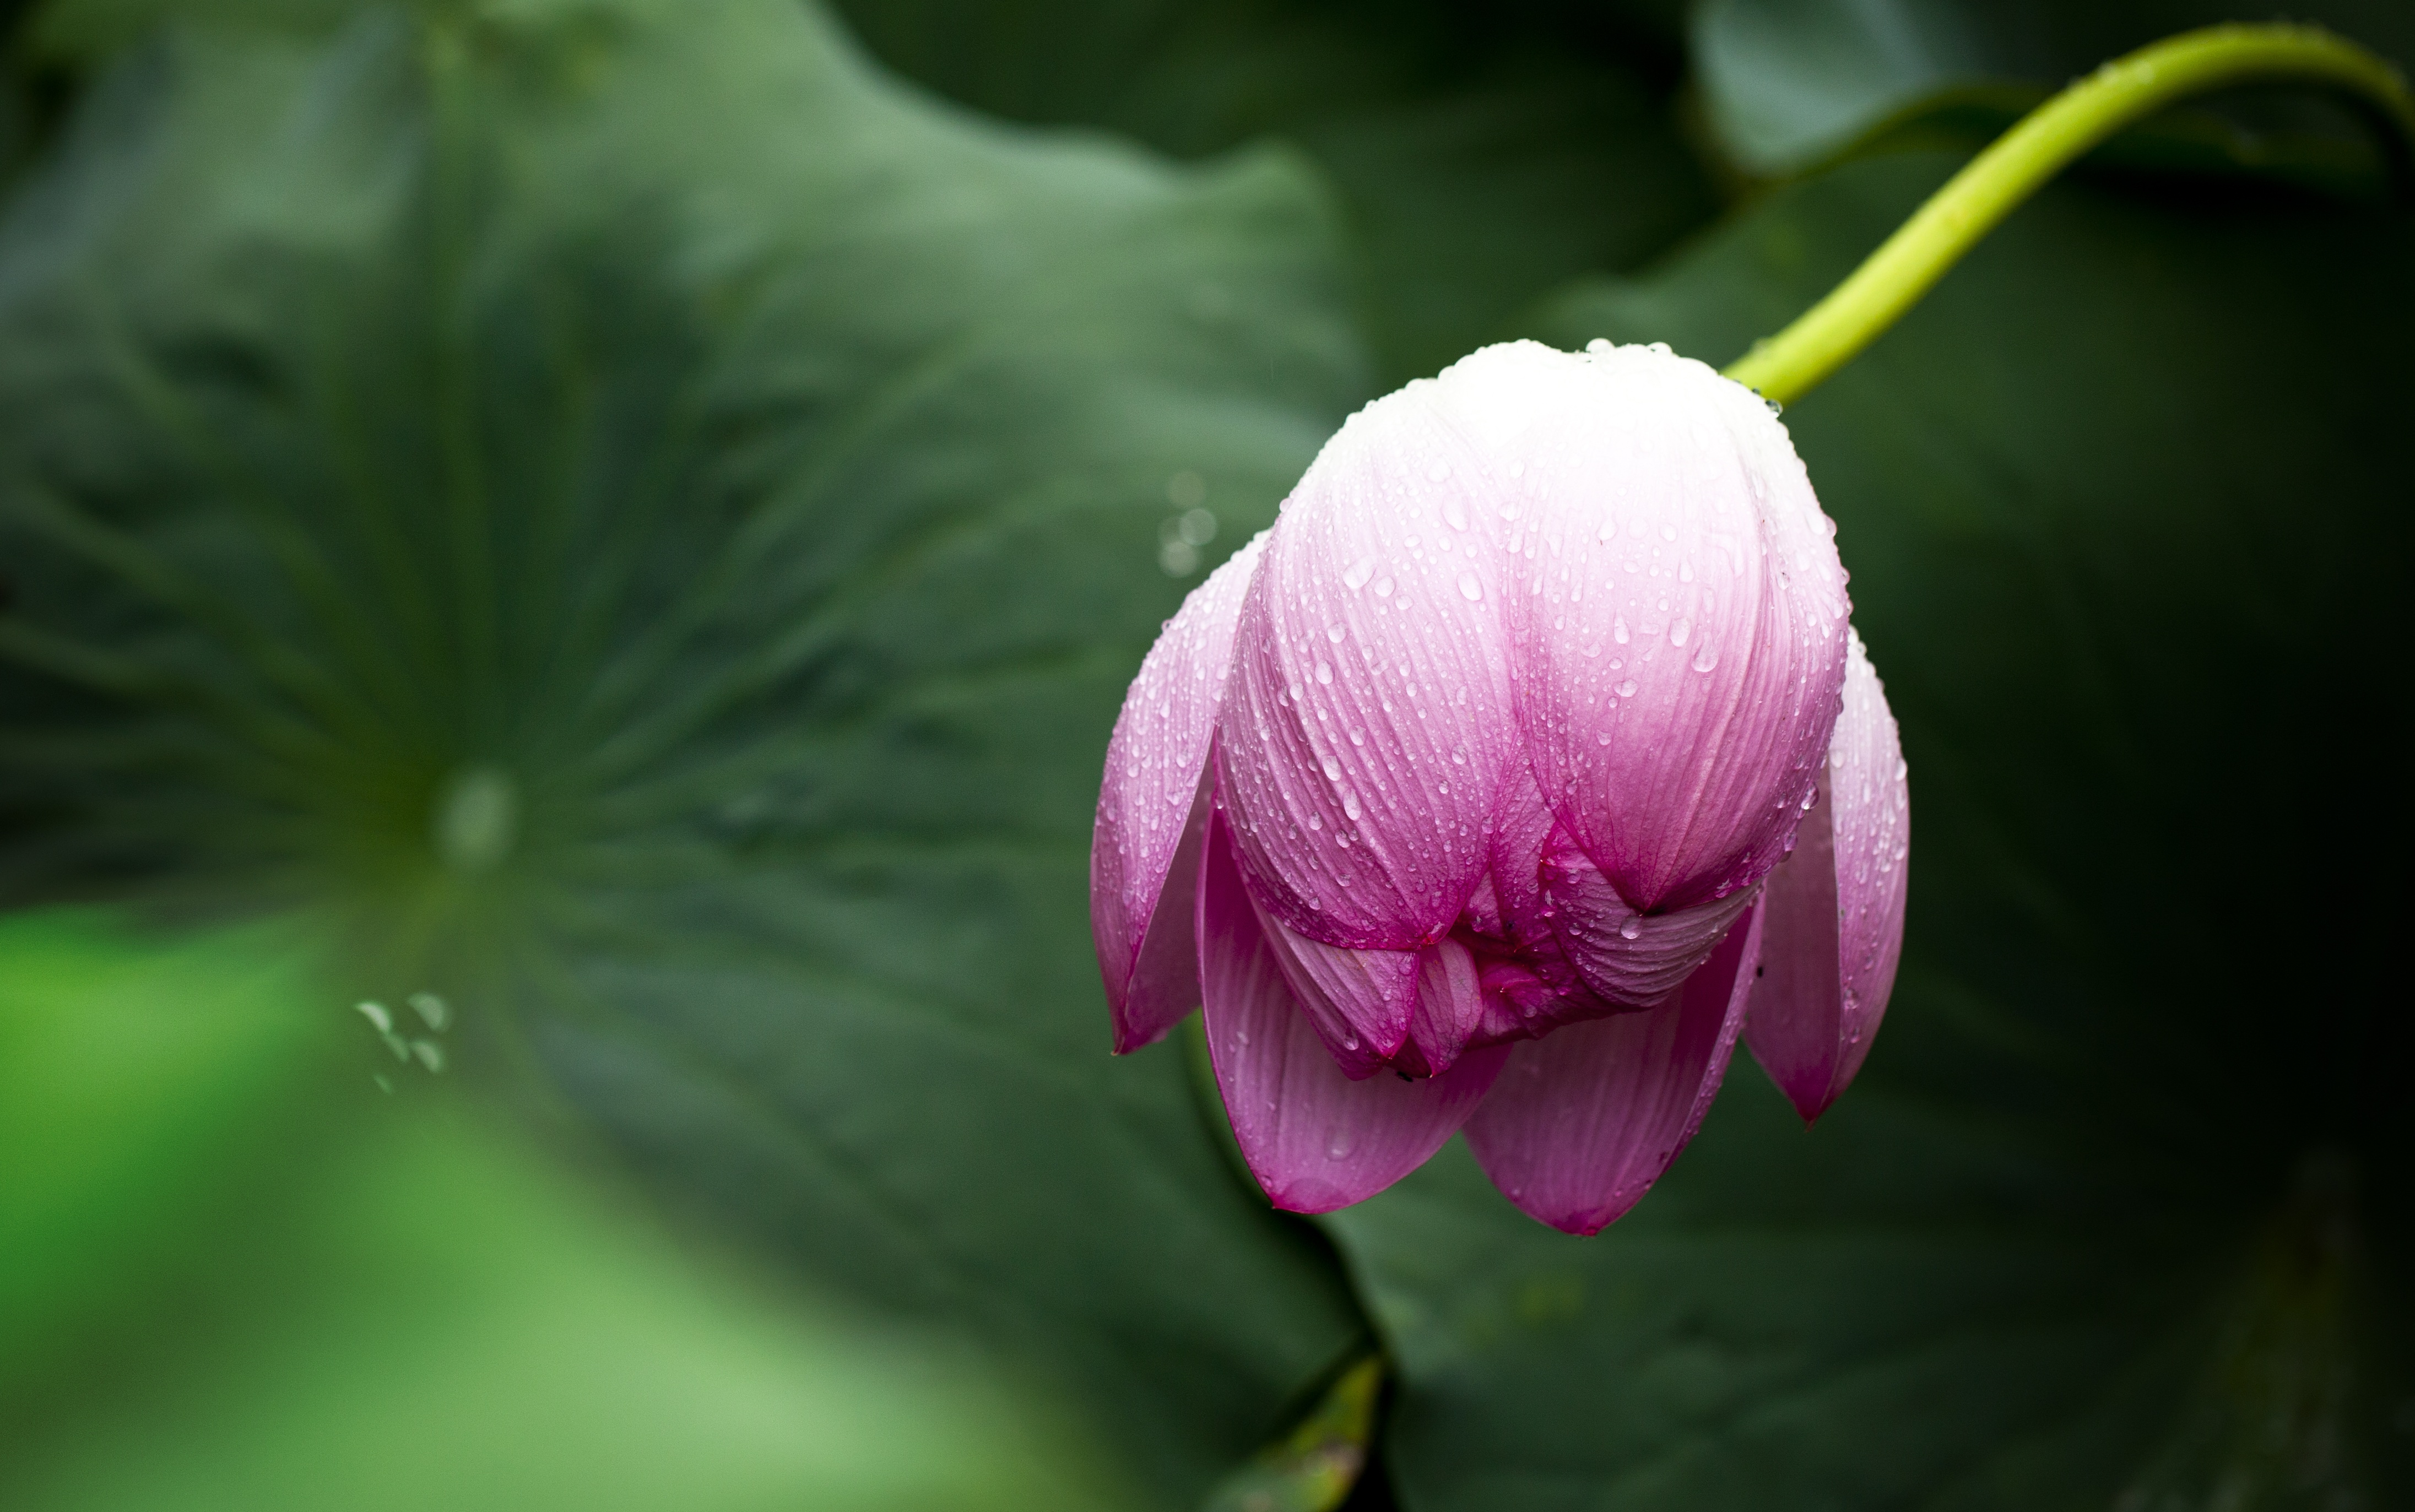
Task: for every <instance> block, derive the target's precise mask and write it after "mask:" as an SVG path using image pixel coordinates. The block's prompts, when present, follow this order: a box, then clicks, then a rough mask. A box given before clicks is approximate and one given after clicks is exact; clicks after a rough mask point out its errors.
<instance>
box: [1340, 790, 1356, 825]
mask: <svg viewBox="0 0 2415 1512" xmlns="http://www.w3.org/2000/svg"><path fill="white" fill-rule="evenodd" d="M1342 813H1343V814H1345V815H1347V816H1350V817H1351V818H1353V819H1356V818H1357V817H1358V795H1357V793H1347V792H1345V793H1343V794H1342Z"/></svg>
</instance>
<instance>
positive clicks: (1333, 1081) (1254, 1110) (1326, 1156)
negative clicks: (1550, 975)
mask: <svg viewBox="0 0 2415 1512" xmlns="http://www.w3.org/2000/svg"><path fill="white" fill-rule="evenodd" d="M1198 931H1199V966H1200V977H1201V982H1202V985H1203V986H1204V988H1205V992H1206V998H1207V1051H1208V1056H1209V1059H1210V1060H1211V1061H1212V1062H1213V1063H1214V1066H1215V1069H1216V1086H1217V1089H1218V1090H1219V1091H1220V1092H1222V1094H1223V1098H1224V1108H1225V1112H1226V1113H1227V1114H1228V1115H1231V1118H1232V1122H1233V1134H1234V1137H1235V1138H1236V1139H1237V1140H1238V1141H1239V1143H1240V1146H1241V1154H1242V1157H1243V1159H1245V1160H1248V1161H1249V1165H1250V1171H1251V1173H1252V1175H1255V1176H1256V1177H1257V1178H1258V1185H1259V1186H1261V1187H1263V1188H1265V1189H1266V1192H1267V1196H1268V1197H1270V1198H1272V1199H1273V1201H1274V1205H1276V1206H1277V1207H1281V1208H1285V1209H1288V1210H1289V1211H1292V1212H1295V1213H1325V1212H1330V1211H1332V1210H1333V1209H1334V1208H1337V1207H1345V1206H1347V1205H1350V1204H1352V1203H1355V1202H1357V1201H1359V1200H1361V1199H1362V1198H1366V1197H1372V1196H1373V1195H1374V1194H1375V1193H1376V1192H1379V1191H1381V1190H1384V1189H1385V1188H1386V1187H1388V1186H1390V1185H1391V1184H1392V1183H1393V1182H1395V1181H1398V1180H1400V1179H1401V1177H1403V1176H1404V1175H1408V1174H1409V1173H1410V1172H1411V1171H1414V1170H1416V1169H1417V1168H1418V1166H1420V1165H1422V1164H1424V1163H1425V1161H1426V1160H1427V1158H1428V1157H1430V1156H1432V1155H1433V1152H1434V1151H1436V1150H1438V1149H1440V1148H1441V1147H1442V1145H1443V1142H1444V1141H1446V1140H1448V1139H1449V1138H1450V1136H1451V1134H1452V1133H1453V1132H1454V1131H1456V1130H1458V1128H1459V1126H1460V1125H1461V1124H1462V1123H1463V1122H1465V1121H1466V1118H1467V1115H1468V1114H1469V1112H1470V1111H1471V1110H1473V1109H1474V1108H1475V1107H1476V1105H1477V1104H1478V1102H1479V1101H1481V1100H1483V1097H1484V1094H1485V1091H1486V1090H1487V1089H1488V1088H1489V1087H1491V1086H1492V1085H1493V1078H1494V1077H1495V1076H1496V1075H1498V1074H1499V1073H1500V1070H1501V1064H1502V1061H1503V1060H1504V1059H1505V1058H1506V1056H1507V1055H1508V1051H1507V1050H1506V1049H1493V1050H1478V1051H1473V1052H1470V1053H1469V1054H1467V1055H1463V1056H1462V1057H1461V1058H1460V1061H1459V1064H1458V1065H1456V1066H1454V1067H1452V1068H1451V1070H1448V1072H1446V1073H1444V1074H1443V1075H1440V1076H1434V1077H1428V1078H1423V1079H1419V1080H1416V1081H1411V1080H1408V1079H1406V1078H1404V1077H1403V1076H1401V1075H1399V1074H1397V1073H1395V1072H1391V1071H1386V1072H1383V1073H1382V1074H1380V1075H1376V1076H1372V1077H1369V1078H1367V1079H1366V1080H1364V1081H1353V1080H1351V1079H1350V1078H1349V1077H1347V1076H1345V1075H1343V1074H1342V1069H1341V1068H1340V1067H1338V1066H1336V1065H1335V1064H1334V1063H1333V1057H1332V1056H1330V1055H1327V1054H1326V1050H1325V1044H1324V1041H1323V1040H1321V1039H1319V1038H1318V1036H1317V1032H1316V1029H1315V1027H1314V1026H1313V1025H1311V1024H1310V1023H1309V1020H1308V1015H1307V1014H1306V1013H1304V1012H1302V1011H1301V1010H1300V1006H1299V1003H1298V1001H1297V999H1296V998H1295V997H1293V996H1292V994H1291V989H1290V987H1289V985H1288V984H1287V983H1286V982H1285V981H1284V980H1283V974H1282V968H1281V967H1280V966H1277V965H1276V962H1275V958H1274V954H1273V952H1272V951H1269V950H1268V949H1267V943H1266V936H1265V935H1264V933H1263V932H1262V930H1261V929H1260V927H1259V915H1258V912H1257V909H1256V907H1255V906H1253V905H1252V902H1251V899H1250V897H1249V893H1248V891H1247V890H1246V889H1245V888H1244V887H1243V885H1242V882H1241V876H1240V872H1239V870H1238V868H1237V866H1236V864H1235V862H1234V858H1233V855H1232V846H1231V844H1230V841H1229V839H1228V836H1227V831H1226V830H1225V827H1224V821H1223V816H1222V815H1221V814H1219V815H1218V816H1216V817H1215V818H1214V820H1213V821H1212V828H1211V830H1210V832H1209V836H1208V841H1207V864H1206V866H1205V868H1204V869H1203V873H1202V876H1201V880H1200V891H1199V923H1198Z"/></svg>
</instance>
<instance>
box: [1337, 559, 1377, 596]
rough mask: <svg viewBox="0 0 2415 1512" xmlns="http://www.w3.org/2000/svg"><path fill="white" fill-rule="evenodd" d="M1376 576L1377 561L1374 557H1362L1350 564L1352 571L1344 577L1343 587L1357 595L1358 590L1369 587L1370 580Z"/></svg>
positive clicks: (1345, 573)
mask: <svg viewBox="0 0 2415 1512" xmlns="http://www.w3.org/2000/svg"><path fill="white" fill-rule="evenodd" d="M1373 576H1375V559H1374V558H1373V557H1360V558H1359V559H1358V560H1357V561H1354V562H1352V563H1351V564H1350V569H1349V570H1348V571H1347V572H1344V573H1343V574H1342V587H1344V588H1346V589H1348V590H1350V591H1352V592H1353V593H1356V592H1357V591H1358V590H1360V589H1362V588H1364V587H1366V586H1367V579H1368V578H1370V577H1373Z"/></svg>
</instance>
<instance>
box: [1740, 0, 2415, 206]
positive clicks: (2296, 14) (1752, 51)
mask: <svg viewBox="0 0 2415 1512" xmlns="http://www.w3.org/2000/svg"><path fill="white" fill-rule="evenodd" d="M2289 16H2290V19H2292V20H2295V21H2301V22H2315V23H2318V24H2320V25H2325V26H2329V27H2331V28H2332V29H2333V30H2334V31H2337V32H2339V33H2340V34H2341V35H2342V36H2345V37H2350V38H2353V39H2354V40H2356V41H2359V42H2363V44H2365V45H2366V46H2368V47H2371V48H2375V49H2377V50H2378V51H2379V52H2382V53H2383V54H2384V55H2385V56H2389V57H2392V58H2395V59H2399V60H2402V61H2404V60H2408V59H2410V58H2415V13H2410V12H2409V11H2408V7H2405V6H2403V5H2399V4H2396V3H2394V0H2323V3H2321V4H2318V5H2314V6H2311V7H2309V6H2294V7H2290V11H2289ZM2271 20H2273V11H2272V10H2271V9H2269V8H2266V7H2258V6H2256V5H2252V4H2237V3H2229V4H2226V3H2223V0H2127V3H2118V4H2105V3H2102V0H2091V3H2081V0H2019V3H2017V4H2006V3H2005V0H1704V3H1703V4H1702V5H1701V6H1699V7H1697V8H1696V9H1695V11H1694V14H1693V24H1692V32H1693V38H1692V39H1693V54H1694V67H1695V70H1696V74H1697V77H1698V78H1699V80H1700V82H1701V84H1702V96H1703V106H1704V113H1705V115H1706V116H1707V118H1708V120H1709V122H1710V126H1711V129H1712V132H1713V134H1714V135H1715V136H1716V137H1717V138H1718V142H1719V143H1720V145H1721V146H1722V147H1724V148H1725V149H1726V151H1727V153H1728V155H1729V156H1730V157H1732V158H1733V160H1734V162H1735V163H1736V164H1737V166H1739V167H1740V168H1742V169H1743V170H1745V171H1746V172H1748V173H1751V174H1754V175H1757V176H1763V177H1768V176H1777V175H1784V174H1790V173H1795V172H1802V171H1803V170H1805V169H1808V168H1810V167H1813V166H1815V165H1817V164H1819V163H1821V162H1822V161H1823V160H1825V159H1827V158H1830V157H1834V156H1836V155H1837V154H1838V153H1840V152H1843V151H1846V150H1848V149H1850V148H1853V147H1854V146H1855V145H1857V144H1859V143H1863V142H1866V141H1868V139H1869V138H1871V137H1873V136H1876V135H1879V134H1881V133H1883V132H1884V131H1886V130H1887V129H1888V128H1890V127H1903V126H1905V125H1907V124H1909V123H1913V122H1915V121H1921V120H1924V119H1934V118H1936V117H1939V116H1941V115H1946V116H1950V115H1952V114H1954V113H1957V112H1968V113H1969V114H1970V115H1971V118H1972V119H1971V121H1970V123H1969V125H1970V128H1971V129H1973V130H1974V131H1976V132H1977V133H1978V134H1979V135H1980V136H1981V138H1983V139H1984V137H1985V136H1988V135H1992V134H1993V133H1994V132H1996V131H1998V130H2001V129H2003V127H2005V126H2008V125H2010V124H2011V122H2012V120H2013V118H2014V117H2015V116H2017V115H2018V114H2019V113H2020V112H2023V111H2025V110H2027V109H2028V108H2029V107H2030V106H2032V105H2034V104H2036V103H2037V102H2038V101H2039V100H2040V99H2043V98H2044V97H2046V96H2047V94H2048V93H2049V92H2051V91H2053V90H2055V89H2059V88H2061V87H2062V86H2063V83H2065V82H2067V81H2069V80H2072V79H2075V78H2078V76H2079V75H2081V74H2084V73H2086V72H2088V71H2089V70H2091V69H2093V68H2094V67H2096V66H2097V65H2098V64H2100V63H2103V62H2105V61H2107V60H2108V59H2110V58H2115V57H2119V56H2121V55H2122V54H2123V53H2124V52H2131V51H2133V50H2135V49H2137V48H2140V47H2144V46H2145V45H2146V44H2147V43H2149V42H2152V41H2154V40H2156V39H2158V38H2159V37H2168V36H2171V35H2172V34H2174V33H2176V32H2183V31H2187V30H2189V29H2191V28H2192V27H2197V26H2206V25H2212V24H2213V23H2214V22H2225V21H2243V22H2266V21H2271ZM2221 107H2222V112H2221V113H2218V114H2217V113H2214V112H2213V110H2212V109H2210V108H2209V106H2208V105H2207V104H2206V103H2205V102H2198V103H2197V104H2195V105H2193V106H2192V107H2189V108H2187V112H2186V113H2185V114H2184V115H2183V118H2182V119H2180V120H2178V121H2172V120H2169V119H2167V120H2166V121H2164V122H2160V123H2156V124H2155V125H2154V127H2153V128H2152V130H2151V132H2150V133H2149V135H2150V140H2149V141H2147V142H2143V143H2140V142H2127V143H2116V144H2115V145H2114V146H2112V147H2110V148H2108V149H2105V151H2106V152H2108V153H2109V154H2111V155H2113V156H2116V157H2120V156H2122V155H2123V150H2124V149H2125V148H2126V149H2127V151H2128V155H2129V156H2130V157H2133V158H2134V159H2138V160H2140V161H2142V162H2143V163H2145V164H2148V165H2154V164H2159V163H2160V164H2164V165H2169V166H2182V167H2189V168H2195V169H2198V170H2205V169H2210V168H2222V167H2226V166H2228V167H2244V168H2249V169H2258V170H2264V171H2271V172H2280V173H2283V174H2285V175H2288V176H2295V177H2306V178H2313V179H2315V180H2317V181H2318V182H2324V181H2328V180H2332V179H2336V178H2340V177H2344V176H2353V175H2354V174H2355V173H2356V172H2357V170H2358V169H2359V168H2360V167H2362V168H2363V169H2364V170H2365V176H2368V177H2370V176H2372V173H2371V170H2372V166H2373V158H2374V155H2373V152H2372V149H2371V146H2370V143H2369V142H2367V141H2365V140H2363V133H2361V131H2360V128H2359V125H2358V123H2357V122H2355V121H2353V120H2351V119H2349V118H2348V117H2346V116H2344V115H2343V114H2341V113H2340V112H2336V111H2333V110H2328V109H2324V108H2322V107H2320V106H2319V105H2318V104H2317V103H2316V102H2314V101H2312V100H2310V99H2309V97H2307V95H2306V93H2305V92H2304V91H2303V90H2274V91H2272V92H2270V96H2269V97H2266V98H2262V99H2258V100H2254V101H2252V102H2251V103H2250V104H2248V105H2247V106H2245V107H2243V106H2242V104H2241V97H2240V96H2239V95H2238V94H2237V93H2236V92H2233V93H2232V94H2230V95H2228V96H2225V97H2223V98H2222V100H2221Z"/></svg>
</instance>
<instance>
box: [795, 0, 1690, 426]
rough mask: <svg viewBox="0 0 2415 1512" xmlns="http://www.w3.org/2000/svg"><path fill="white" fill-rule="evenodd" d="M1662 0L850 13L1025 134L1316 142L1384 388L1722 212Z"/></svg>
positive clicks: (884, 51)
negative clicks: (1706, 172)
mask: <svg viewBox="0 0 2415 1512" xmlns="http://www.w3.org/2000/svg"><path fill="white" fill-rule="evenodd" d="M1667 8H1668V7H1655V6H1650V5H1643V6H1625V7H1604V6H1570V5H1561V4H1550V3H1526V4H1512V5H1500V6H1493V7H1466V6H1461V5H1455V4H1448V3H1439V0H1411V3H1408V4H1398V3H1394V4H1384V5H1373V4H1366V3H1359V0H1339V3H1334V0H1328V3H1323V4H1307V5H1301V4H1282V3H1277V0H1216V3H1212V4H1201V3H1197V0H1080V3H1076V4H1066V3H1053V4H1035V3H1033V0H981V3H969V4H968V3H967V0H840V4H839V5H838V9H839V11H840V12H841V14H843V15H844V16H845V17H846V18H847V22H849V23H850V24H851V25H853V26H854V27H855V28H856V30H857V31H858V33H859V34H860V35H862V37H863V38H864V40H865V42H866V44H867V45H868V46H869V47H870V48H871V49H872V51H873V52H875V53H876V54H877V56H878V57H879V58H880V59H881V60H882V61H883V62H884V63H886V64H888V65H889V66H890V67H893V68H896V69H897V70H899V71H900V72H902V73H904V74H906V75H907V76H908V77H910V78H912V79H915V80H917V81H919V82H922V83H924V84H926V85H928V86H929V87H931V88H933V89H936V90H937V91H939V92H940V93H942V94H945V95H947V96H949V97H951V98H953V99H957V100H961V101H963V102H965V103H966V104H968V105H972V106H974V107H976V108H978V109H981V110H983V111H987V112H993V113H995V114H997V115H1001V116H1005V117H1007V118H1009V119H1012V120H1019V121H1031V122H1040V123H1047V124H1066V125H1081V126H1089V127H1104V128H1107V129H1110V130H1115V131H1120V132H1124V133H1127V134H1130V135H1132V136H1133V137H1136V138H1138V139H1140V140H1141V141H1144V142H1149V143H1150V144H1152V145H1155V146H1157V147H1160V148H1162V149H1163V150H1165V151H1168V152H1174V153H1179V154H1183V155H1186V156H1190V155H1197V154H1202V153H1213V152H1221V151H1224V150H1227V149H1229V148H1231V147H1233V146H1234V145H1236V144H1238V143H1241V142H1249V141H1252V140H1255V139H1258V138H1262V137H1276V138H1280V139H1282V140H1284V141H1287V142H1293V143H1296V144H1297V145H1298V146H1299V147H1300V148H1302V149H1303V150H1304V151H1305V152H1306V153H1307V154H1308V155H1309V156H1310V157H1312V158H1313V159H1314V160H1315V162H1316V163H1317V165H1318V166H1319V167H1321V168H1322V169H1323V170H1324V171H1325V172H1326V173H1327V175H1328V176H1329V177H1330V179H1331V181H1332V182H1333V184H1334V185H1335V187H1337V188H1338V190H1339V191H1340V194H1341V197H1342V202H1343V204H1344V206H1345V209H1346V210H1347V212H1348V217H1349V229H1350V232H1351V240H1352V246H1353V247H1354V252H1355V255H1354V266H1355V270H1356V272H1357V290H1358V301H1357V303H1358V307H1359V311H1360V314H1361V318H1362V320H1363V321H1364V322H1365V323H1366V325H1367V328H1368V330H1369V331H1370V333H1371V335H1372V337H1373V343H1374V346H1375V349H1376V352H1377V355H1378V359H1379V361H1380V363H1381V364H1382V367H1383V374H1384V378H1385V381H1386V384H1387V386H1389V385H1390V384H1394V383H1398V382H1404V381H1406V380H1408V379H1410V378H1414V377H1420V376H1425V375H1429V374H1432V373H1433V372H1434V371H1436V370H1437V369H1439V368H1441V367H1444V366H1446V365H1448V364H1449V363H1450V362H1452V361H1454V360H1456V359H1457V358H1459V357H1460V356H1462V355H1463V354H1464V353H1466V352H1468V351H1470V350H1472V349H1473V348H1475V347H1477V346H1479V345H1481V344H1482V343H1484V342H1485V341H1488V340H1492V339H1494V338H1495V337H1498V336H1499V334H1500V332H1501V328H1502V325H1503V322H1505V321H1506V320H1507V319H1508V317H1509V316H1510V315H1511V313H1512V312H1513V311H1514V310H1516V309H1517V308H1518V307H1520V306H1522V305H1523V304H1525V303H1526V302H1528V301H1529V300H1532V299H1534V298H1536V297H1537V296H1538V295H1539V294H1541V293H1542V292H1544V291H1546V290H1548V289H1550V288H1551V287H1552V286H1553V285H1554V284H1556V283H1558V282H1559V281H1561V280H1562V279H1565V278H1568V277H1573V276H1574V275H1576V274H1579V273H1583V272H1589V271H1595V270H1599V269H1605V268H1610V269H1623V268H1628V267H1632V266H1635V265H1637V264H1638V263H1641V262H1643V261H1644V260H1646V259H1647V258H1649V257H1650V256H1652V255H1654V254H1655V253H1658V251H1660V250H1661V249H1663V248H1664V247H1668V246H1669V245H1670V244H1671V243H1672V242H1673V241H1674V240H1675V239H1676V238H1677V237H1678V236H1680V235H1682V234H1684V233H1685V232H1688V231H1690V230H1692V229H1693V228H1694V227H1696V226H1698V225H1700V224H1701V223H1702V222H1703V221H1704V220H1705V219H1707V218H1708V217H1710V215H1711V214H1712V213H1713V211H1714V210H1715V208H1716V201H1715V199H1714V198H1713V195H1712V191H1711V187H1710V184H1709V181H1708V180H1707V179H1706V178H1705V177H1704V176H1703V172H1702V171H1701V169H1700V168H1699V167H1698V166H1697V165H1696V163H1695V161H1694V159H1693V156H1692V153H1691V151H1690V150H1689V149H1688V146H1687V144H1686V142H1685V141H1684V140H1683V136H1682V133H1681V132H1680V129H1679V126H1678V121H1677V115H1676V111H1675V109H1674V106H1673V95H1674V88H1675V85H1676V82H1677V80H1678V77H1679V68H1678V61H1679V60H1678V57H1677V54H1676V50H1675V48H1674V47H1673V42H1674V40H1675V37H1674V36H1673V33H1674V30H1675V27H1674V23H1673V19H1672V18H1671V17H1669V16H1667V15H1663V14H1659V13H1658V12H1660V11H1663V10H1665V9H1667Z"/></svg>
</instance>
